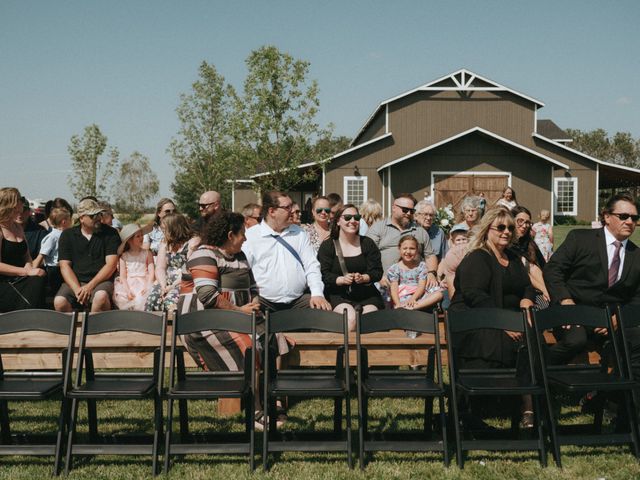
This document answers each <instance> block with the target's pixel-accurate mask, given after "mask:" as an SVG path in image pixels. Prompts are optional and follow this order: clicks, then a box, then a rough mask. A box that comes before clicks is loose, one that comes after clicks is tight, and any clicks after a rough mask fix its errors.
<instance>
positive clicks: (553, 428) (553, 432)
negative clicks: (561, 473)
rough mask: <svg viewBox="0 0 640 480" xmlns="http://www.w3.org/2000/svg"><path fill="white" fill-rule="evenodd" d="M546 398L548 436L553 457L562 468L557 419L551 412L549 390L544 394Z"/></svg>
mask: <svg viewBox="0 0 640 480" xmlns="http://www.w3.org/2000/svg"><path fill="white" fill-rule="evenodd" d="M545 398H546V399H547V417H548V418H549V436H550V437H551V446H552V448H553V459H554V460H555V462H556V466H557V467H558V468H562V460H561V458H560V443H559V442H558V431H557V425H558V424H557V419H556V418H555V414H554V413H553V405H552V403H551V402H552V398H551V395H550V394H549V392H547V394H546V395H545Z"/></svg>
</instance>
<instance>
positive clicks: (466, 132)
mask: <svg viewBox="0 0 640 480" xmlns="http://www.w3.org/2000/svg"><path fill="white" fill-rule="evenodd" d="M474 132H480V133H483V134H485V135H487V136H489V137H492V138H495V139H496V140H499V141H501V142H504V143H506V144H508V145H511V146H512V147H515V148H518V149H520V150H522V151H524V152H527V153H530V154H531V155H535V156H536V157H539V158H542V159H543V160H546V161H547V162H550V163H553V164H554V165H557V166H558V167H562V168H567V169H568V168H569V165H565V164H564V163H562V162H559V161H557V160H555V159H553V158H551V157H548V156H546V155H543V154H542V153H539V152H536V151H535V150H532V149H530V148H528V147H524V146H522V145H520V144H518V143H516V142H513V141H511V140H509V139H506V138H504V137H501V136H500V135H498V134H495V133H492V132H490V131H489V130H485V129H484V128H481V127H473V128H470V129H469V130H465V131H464V132H460V133H458V134H456V135H453V136H452V137H449V138H445V139H444V140H441V141H439V142H437V143H434V144H433V145H429V146H428V147H425V148H422V149H420V150H416V151H415V152H413V153H410V154H409V155H405V156H404V157H400V158H398V159H396V160H393V161H391V162H389V163H385V164H384V165H382V166H381V167H379V168H378V171H380V170H382V169H384V168H388V167H391V166H392V165H395V164H396V163H400V162H403V161H405V160H407V159H409V158H412V157H415V156H416V155H420V154H421V153H424V152H428V151H429V150H433V149H434V148H437V147H440V146H442V145H444V144H446V143H449V142H452V141H453V140H457V139H458V138H461V137H464V136H465V135H469V134H470V133H474Z"/></svg>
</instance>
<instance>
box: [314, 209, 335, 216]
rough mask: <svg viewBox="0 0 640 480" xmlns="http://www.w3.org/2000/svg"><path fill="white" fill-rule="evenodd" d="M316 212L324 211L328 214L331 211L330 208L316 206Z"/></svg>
mask: <svg viewBox="0 0 640 480" xmlns="http://www.w3.org/2000/svg"><path fill="white" fill-rule="evenodd" d="M316 213H317V214H321V213H326V214H327V215H329V214H330V213H331V209H330V208H316Z"/></svg>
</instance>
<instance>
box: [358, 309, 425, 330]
mask: <svg viewBox="0 0 640 480" xmlns="http://www.w3.org/2000/svg"><path fill="white" fill-rule="evenodd" d="M395 329H401V330H413V331H416V332H421V333H431V334H433V333H435V330H434V325H433V315H432V314H430V313H426V312H421V311H418V310H406V309H404V308H398V309H395V310H377V311H375V312H371V313H367V314H364V315H362V319H361V322H360V333H361V334H367V333H373V332H383V331H388V330H395Z"/></svg>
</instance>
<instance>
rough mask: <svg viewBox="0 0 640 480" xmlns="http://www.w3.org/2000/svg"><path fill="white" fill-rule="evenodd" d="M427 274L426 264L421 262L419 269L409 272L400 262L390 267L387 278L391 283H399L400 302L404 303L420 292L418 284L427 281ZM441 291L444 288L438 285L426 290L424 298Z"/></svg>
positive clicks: (412, 269)
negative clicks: (417, 291)
mask: <svg viewBox="0 0 640 480" xmlns="http://www.w3.org/2000/svg"><path fill="white" fill-rule="evenodd" d="M427 274H428V270H427V264H426V263H424V262H420V263H419V264H418V266H417V267H414V268H411V269H409V270H407V269H405V268H403V267H402V265H401V264H400V263H399V262H398V263H394V264H393V265H391V266H390V267H389V270H388V271H387V278H388V279H389V282H398V297H400V302H401V303H402V302H405V301H407V300H408V299H409V298H411V295H413V294H414V293H415V292H416V290H418V284H419V283H420V281H421V280H426V279H427ZM440 290H442V288H441V287H440V286H438V285H436V286H434V287H431V288H429V289H427V290H425V292H424V294H423V295H422V298H424V297H426V296H427V295H429V294H430V293H433V292H437V291H440ZM422 298H421V299H422ZM421 299H420V300H421Z"/></svg>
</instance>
